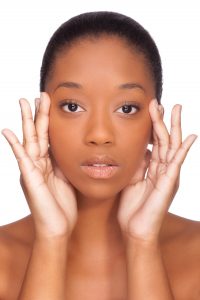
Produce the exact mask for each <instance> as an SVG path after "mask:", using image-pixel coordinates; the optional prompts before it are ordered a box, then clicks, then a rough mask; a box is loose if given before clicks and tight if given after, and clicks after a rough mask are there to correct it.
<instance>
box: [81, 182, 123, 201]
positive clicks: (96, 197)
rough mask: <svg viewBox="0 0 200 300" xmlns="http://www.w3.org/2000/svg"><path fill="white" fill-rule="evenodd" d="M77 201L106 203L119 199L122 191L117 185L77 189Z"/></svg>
mask: <svg viewBox="0 0 200 300" xmlns="http://www.w3.org/2000/svg"><path fill="white" fill-rule="evenodd" d="M75 189H76V194H77V200H78V199H81V198H83V199H85V200H87V199H91V200H92V201H105V200H107V199H113V198H118V197H119V193H120V191H121V189H119V187H117V185H115V187H113V186H111V185H108V184H107V185H106V184H105V183H104V184H94V183H93V184H91V186H88V185H87V186H81V187H80V186H79V187H78V188H77V187H75Z"/></svg>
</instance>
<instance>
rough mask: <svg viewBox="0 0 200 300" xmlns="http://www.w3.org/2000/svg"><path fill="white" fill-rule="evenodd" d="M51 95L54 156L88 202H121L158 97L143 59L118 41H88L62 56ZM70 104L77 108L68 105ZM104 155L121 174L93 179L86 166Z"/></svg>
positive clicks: (50, 87) (147, 135) (139, 157)
mask: <svg viewBox="0 0 200 300" xmlns="http://www.w3.org/2000/svg"><path fill="white" fill-rule="evenodd" d="M67 82H75V83H77V84H78V85H80V86H77V85H75V84H72V83H71V84H69V83H68V84H67ZM127 83H133V84H132V85H131V84H129V85H127ZM125 84H126V85H125ZM122 85H124V86H123V87H122ZM120 86H121V87H120ZM46 92H47V93H48V94H49V96H50V98H51V108H50V124H49V138H50V147H51V152H52V154H53V157H54V159H55V161H56V162H57V164H58V166H59V168H60V169H61V171H62V172H63V174H64V175H65V176H66V177H67V179H68V180H69V181H70V182H71V184H72V185H73V186H74V187H75V189H76V190H77V191H78V192H79V193H80V194H81V195H83V196H84V197H87V198H88V197H89V198H91V199H95V198H96V199H106V198H111V197H114V196H116V195H117V194H118V193H119V192H120V191H121V190H122V189H123V188H124V187H125V186H126V185H127V184H128V183H129V181H130V180H131V178H132V177H133V175H134V174H135V172H136V170H137V169H138V166H139V165H140V163H141V160H142V159H143V157H144V155H145V152H146V148H147V145H148V143H149V141H150V138H151V130H152V124H151V119H150V115H149V111H148V106H149V102H150V101H151V99H153V98H155V91H154V83H153V81H152V78H151V76H150V72H149V69H148V65H147V63H146V62H145V59H144V57H143V56H142V55H141V54H139V53H137V52H135V53H134V52H133V50H130V48H129V47H128V46H127V45H126V44H125V42H124V41H123V40H121V39H120V38H117V37H101V38H98V39H96V40H89V39H83V40H82V41H81V42H77V43H75V44H74V45H73V46H71V48H69V49H68V50H66V51H65V52H63V53H62V54H60V55H59V56H57V58H56V60H55V63H54V67H53V73H52V76H51V77H50V79H49V80H48V82H47V84H46ZM70 100H71V101H74V102H76V103H77V105H67V104H63V103H64V102H65V101H70ZM126 103H127V104H128V105H130V104H132V105H133V106H126ZM102 155H108V156H110V157H112V158H113V159H114V160H115V161H116V162H117V164H118V169H117V172H116V173H115V174H114V175H113V176H112V177H110V178H106V179H105V178H91V177H90V176H88V175H87V174H86V173H85V172H83V170H82V168H81V165H82V164H83V162H84V161H86V160H88V159H90V158H91V157H94V156H102Z"/></svg>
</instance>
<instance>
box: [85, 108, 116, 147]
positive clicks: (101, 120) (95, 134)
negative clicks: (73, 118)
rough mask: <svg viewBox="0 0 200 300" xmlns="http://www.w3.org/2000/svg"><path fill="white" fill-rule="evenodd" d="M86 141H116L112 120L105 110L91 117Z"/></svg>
mask: <svg viewBox="0 0 200 300" xmlns="http://www.w3.org/2000/svg"><path fill="white" fill-rule="evenodd" d="M85 141H86V143H87V144H88V145H91V144H94V145H112V144H113V143H114V128H113V124H112V120H111V118H110V116H109V115H108V114H106V113H105V111H104V112H102V113H100V112H98V113H97V114H95V115H94V114H93V116H92V117H90V118H89V120H88V124H87V129H86V135H85Z"/></svg>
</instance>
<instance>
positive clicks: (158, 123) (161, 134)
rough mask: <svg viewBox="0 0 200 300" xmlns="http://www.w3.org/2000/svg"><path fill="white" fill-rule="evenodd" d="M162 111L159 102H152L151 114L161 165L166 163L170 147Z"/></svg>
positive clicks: (150, 106)
mask: <svg viewBox="0 0 200 300" xmlns="http://www.w3.org/2000/svg"><path fill="white" fill-rule="evenodd" d="M162 111H163V109H162V106H160V105H158V104H157V100H155V99H154V100H152V101H151V102H150V105H149V112H150V115H151V119H152V123H153V130H154V132H155V135H156V137H157V142H158V153H159V160H160V162H161V163H165V162H166V157H167V151H168V146H169V133H168V130H167V127H166V125H165V123H164V122H163V119H162V116H163V114H162Z"/></svg>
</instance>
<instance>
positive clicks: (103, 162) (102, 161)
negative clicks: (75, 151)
mask: <svg viewBox="0 0 200 300" xmlns="http://www.w3.org/2000/svg"><path fill="white" fill-rule="evenodd" d="M81 169H82V170H83V171H84V172H85V173H86V174H87V175H88V176H89V177H91V178H102V179H103V178H105V179H106V178H111V177H112V176H114V175H115V174H116V172H117V171H118V169H119V165H118V163H117V162H116V161H115V160H114V159H113V158H112V157H110V156H106V155H104V156H94V157H91V158H90V159H88V160H86V161H85V162H83V164H82V165H81Z"/></svg>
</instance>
